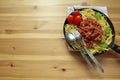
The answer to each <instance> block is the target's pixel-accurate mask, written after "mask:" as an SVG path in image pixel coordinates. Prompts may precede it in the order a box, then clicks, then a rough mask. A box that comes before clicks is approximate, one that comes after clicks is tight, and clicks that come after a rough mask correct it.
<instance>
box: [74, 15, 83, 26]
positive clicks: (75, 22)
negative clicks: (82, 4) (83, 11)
mask: <svg viewBox="0 0 120 80" xmlns="http://www.w3.org/2000/svg"><path fill="white" fill-rule="evenodd" d="M81 21H82V17H81V16H80V15H78V16H76V17H75V19H74V24H75V25H79V24H80V23H81Z"/></svg>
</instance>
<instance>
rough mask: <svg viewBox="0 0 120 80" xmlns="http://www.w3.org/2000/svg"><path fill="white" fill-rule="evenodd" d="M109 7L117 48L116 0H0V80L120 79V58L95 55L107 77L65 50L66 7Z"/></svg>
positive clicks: (119, 2) (119, 16)
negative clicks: (64, 24) (64, 26)
mask: <svg viewBox="0 0 120 80" xmlns="http://www.w3.org/2000/svg"><path fill="white" fill-rule="evenodd" d="M73 5H80V6H87V5H88V6H107V8H108V14H109V17H110V19H111V21H112V22H113V24H114V28H115V31H116V38H115V43H116V44H118V45H120V26H119V25H120V0H0V80H120V54H118V53H116V52H114V51H112V50H110V51H108V52H106V53H104V54H101V55H98V56H96V58H97V59H98V60H99V61H100V63H101V64H102V66H103V68H104V69H105V73H101V72H100V71H99V70H98V69H97V68H96V67H95V65H94V68H95V69H93V70H91V69H89V68H88V66H87V64H86V62H85V61H84V60H83V59H82V57H81V55H80V54H78V53H74V52H69V51H68V49H67V44H66V42H65V39H64V36H63V23H64V20H65V18H66V11H67V7H68V6H73Z"/></svg>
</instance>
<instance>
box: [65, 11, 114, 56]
mask: <svg viewBox="0 0 120 80" xmlns="http://www.w3.org/2000/svg"><path fill="white" fill-rule="evenodd" d="M79 13H80V14H81V16H82V18H83V21H84V20H85V19H87V18H91V19H93V20H95V21H97V23H99V24H100V25H101V28H102V31H103V33H102V36H101V39H100V40H99V42H93V44H92V46H91V47H88V49H89V50H90V52H91V53H92V54H95V53H100V52H102V51H105V50H108V49H109V47H108V45H109V44H110V43H111V41H112V30H111V28H110V25H109V23H108V22H107V20H106V19H105V17H104V15H102V14H101V13H99V12H97V11H94V10H92V9H83V10H82V11H79ZM81 23H82V22H81ZM79 27H80V26H76V25H73V24H66V25H65V32H66V34H67V33H69V32H70V31H71V30H72V29H75V30H79ZM91 35H92V34H91ZM85 43H86V42H85ZM86 44H87V43H86ZM71 45H72V47H73V48H74V49H76V48H75V46H74V44H71ZM76 50H77V49H76Z"/></svg>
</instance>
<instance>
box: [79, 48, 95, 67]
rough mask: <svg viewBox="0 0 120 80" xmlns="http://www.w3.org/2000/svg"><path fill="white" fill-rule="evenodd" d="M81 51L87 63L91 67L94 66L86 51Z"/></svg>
mask: <svg viewBox="0 0 120 80" xmlns="http://www.w3.org/2000/svg"><path fill="white" fill-rule="evenodd" d="M80 53H81V55H82V57H83V58H84V60H85V61H86V62H87V64H88V65H89V66H90V68H93V65H92V63H91V62H90V60H89V59H88V57H87V56H86V55H85V53H84V52H83V51H82V50H80Z"/></svg>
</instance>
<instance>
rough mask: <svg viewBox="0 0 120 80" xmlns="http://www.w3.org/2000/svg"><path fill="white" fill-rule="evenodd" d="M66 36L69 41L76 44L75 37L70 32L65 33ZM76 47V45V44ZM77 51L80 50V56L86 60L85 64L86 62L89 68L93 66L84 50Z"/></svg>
mask: <svg viewBox="0 0 120 80" xmlns="http://www.w3.org/2000/svg"><path fill="white" fill-rule="evenodd" d="M66 38H67V40H68V42H69V43H75V45H77V42H76V38H75V36H74V35H73V34H72V33H69V34H67V35H66ZM77 47H78V45H77ZM79 51H80V53H81V55H82V57H83V58H84V60H85V61H86V62H87V64H88V65H89V66H90V67H91V68H93V65H92V63H91V62H90V61H89V59H88V57H87V56H86V55H85V53H84V51H82V50H79Z"/></svg>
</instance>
